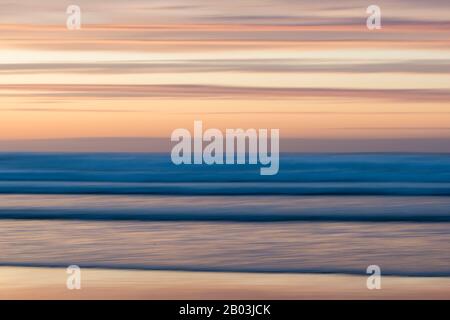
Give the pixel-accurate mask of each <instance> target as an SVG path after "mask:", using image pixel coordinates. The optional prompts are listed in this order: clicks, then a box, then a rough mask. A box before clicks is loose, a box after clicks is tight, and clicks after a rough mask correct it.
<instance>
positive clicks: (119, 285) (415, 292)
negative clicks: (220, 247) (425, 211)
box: [0, 267, 450, 300]
mask: <svg viewBox="0 0 450 320" xmlns="http://www.w3.org/2000/svg"><path fill="white" fill-rule="evenodd" d="M67 276H68V275H67V274H66V270H65V269H63V268H35V267H30V268H29V267H0V299H199V300H208V299H237V300H239V299H450V278H449V277H447V278H443V277H439V278H438V277H436V278H433V277H392V276H384V277H382V283H381V289H380V290H368V289H367V287H366V279H367V278H366V277H364V276H350V275H334V274H327V275H318V274H267V273H221V272H179V271H138V270H104V269H83V270H82V271H81V289H80V290H68V289H67V287H66V280H67Z"/></svg>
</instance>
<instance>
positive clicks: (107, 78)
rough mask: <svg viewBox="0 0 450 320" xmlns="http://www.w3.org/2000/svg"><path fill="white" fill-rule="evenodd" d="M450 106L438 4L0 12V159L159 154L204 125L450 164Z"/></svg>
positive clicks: (48, 0) (308, 146)
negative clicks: (37, 154) (75, 19)
mask: <svg viewBox="0 0 450 320" xmlns="http://www.w3.org/2000/svg"><path fill="white" fill-rule="evenodd" d="M73 4H74V5H78V6H79V7H80V8H81V23H82V24H81V30H68V29H67V28H66V19H67V17H68V15H67V14H66V8H67V6H69V5H73ZM370 4H376V5H378V6H379V7H380V8H381V12H382V20H381V23H382V29H381V30H368V29H367V27H366V19H367V17H368V14H367V13H366V8H367V6H368V5H370ZM449 107H450V2H449V1H448V0H429V1H418V0H390V1H376V3H372V2H371V3H368V2H366V1H355V0H348V1H345V2H344V1H339V2H337V1H331V0H323V1H318V2H316V1H302V0H258V1H253V0H242V1H225V2H224V1H218V0H164V1H159V0H152V1H144V0H128V1H113V0H109V1H106V0H89V1H81V0H71V1H60V0H41V1H27V0H21V1H11V0H9V1H7V0H0V151H16V150H20V151H48V150H51V151H86V150H87V151H130V150H131V151H148V152H151V151H164V150H166V149H167V148H168V143H167V142H170V134H171V132H172V131H173V130H175V129H177V128H188V129H190V130H192V129H193V122H194V120H202V121H203V124H204V127H205V128H219V129H222V130H225V129H226V128H243V129H248V128H256V129H258V128H268V129H270V128H277V129H280V136H281V139H282V141H285V143H284V144H283V143H281V148H282V151H314V152H320V151H324V152H326V151H333V152H336V151H339V150H343V151H345V152H352V151H353V152H358V151H365V152H366V151H389V152H396V151H398V152H405V151H418V152H420V151H424V152H425V151H427V152H450V143H449V142H450V108H449Z"/></svg>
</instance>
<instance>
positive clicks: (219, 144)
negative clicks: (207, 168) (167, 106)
mask: <svg viewBox="0 0 450 320" xmlns="http://www.w3.org/2000/svg"><path fill="white" fill-rule="evenodd" d="M279 140H280V130H279V129H270V154H269V150H268V149H269V130H268V129H259V130H256V129H247V130H245V131H244V130H243V129H226V131H225V134H223V133H222V131H220V130H219V129H207V130H205V131H204V132H203V122H202V121H194V133H193V134H191V132H190V131H189V130H188V129H184V128H179V129H176V130H174V131H173V132H172V136H171V141H172V142H178V143H177V144H176V145H175V146H174V147H173V148H172V153H171V158H172V162H173V163H174V164H176V165H180V164H207V165H223V164H247V160H248V164H253V165H256V164H258V163H259V164H261V165H262V166H264V167H262V168H261V169H260V174H261V175H275V174H277V173H278V170H279V165H280V160H279V159H280V157H279V153H280V150H279V149H280V142H279ZM204 142H207V144H206V145H205V146H204V144H203V143H204ZM247 146H248V149H247ZM224 149H225V152H224Z"/></svg>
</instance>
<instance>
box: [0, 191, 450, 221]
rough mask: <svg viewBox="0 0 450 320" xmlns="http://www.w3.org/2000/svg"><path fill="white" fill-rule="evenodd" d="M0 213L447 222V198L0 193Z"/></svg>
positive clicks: (89, 217)
mask: <svg viewBox="0 0 450 320" xmlns="http://www.w3.org/2000/svg"><path fill="white" fill-rule="evenodd" d="M0 219H36V220H39V219H45V220H105V221H113V220H125V221H126V220H130V221H132V220H135V221H136V220H137V221H139V220H141V221H238V222H246V221H247V222H283V221H360V222H364V221H369V222H370V221H378V222H387V221H412V222H450V198H449V197H416V198H413V197H387V196H382V197H378V196H376V197H374V196H356V197H341V196H323V197H315V196H301V197H299V196H266V197H253V196H234V197H223V196H220V197H218V196H197V197H190V196H98V195H96V196H92V195H84V196H74V195H0Z"/></svg>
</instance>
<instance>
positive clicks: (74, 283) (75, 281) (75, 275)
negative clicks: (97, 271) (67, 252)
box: [66, 265, 81, 290]
mask: <svg viewBox="0 0 450 320" xmlns="http://www.w3.org/2000/svg"><path fill="white" fill-rule="evenodd" d="M66 273H67V274H68V277H67V281H66V287H67V289H69V290H80V289H81V269H80V267H79V266H77V265H71V266H68V267H67V269H66Z"/></svg>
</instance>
